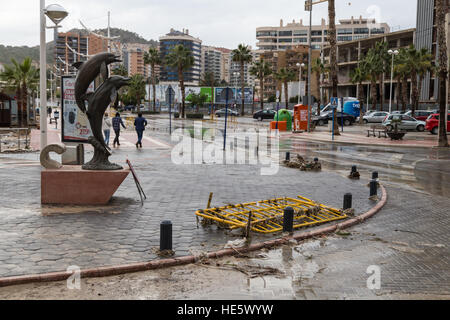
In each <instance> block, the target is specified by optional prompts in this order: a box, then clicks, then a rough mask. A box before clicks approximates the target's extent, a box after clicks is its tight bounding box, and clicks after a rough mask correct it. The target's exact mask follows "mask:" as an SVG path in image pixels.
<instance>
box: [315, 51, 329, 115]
mask: <svg viewBox="0 0 450 320" xmlns="http://www.w3.org/2000/svg"><path fill="white" fill-rule="evenodd" d="M311 70H312V72H314V73H315V75H316V85H317V88H318V89H319V91H320V77H321V76H322V75H324V74H325V73H327V72H329V68H328V67H326V66H325V64H324V63H323V62H322V59H320V58H316V59H315V60H314V61H313V63H312V66H311ZM318 100H319V108H318V109H317V114H318V115H319V116H320V104H321V103H322V95H321V94H320V98H319V99H318Z"/></svg>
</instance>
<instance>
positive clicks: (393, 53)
mask: <svg viewBox="0 0 450 320" xmlns="http://www.w3.org/2000/svg"><path fill="white" fill-rule="evenodd" d="M388 53H389V54H390V55H391V56H392V64H391V92H390V97H389V113H392V83H393V82H394V57H395V56H396V55H398V54H399V52H398V50H395V51H394V50H389V51H388ZM381 100H383V99H381Z"/></svg>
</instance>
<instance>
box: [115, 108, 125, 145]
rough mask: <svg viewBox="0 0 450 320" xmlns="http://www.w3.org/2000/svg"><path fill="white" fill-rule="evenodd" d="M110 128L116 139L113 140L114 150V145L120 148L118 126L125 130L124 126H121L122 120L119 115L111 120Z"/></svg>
mask: <svg viewBox="0 0 450 320" xmlns="http://www.w3.org/2000/svg"><path fill="white" fill-rule="evenodd" d="M112 126H113V129H114V133H115V134H116V137H115V138H114V144H113V145H114V148H115V147H116V144H117V145H118V146H120V141H119V136H120V126H122V127H123V128H124V129H126V127H125V125H124V124H123V121H122V118H121V117H120V113H118V112H117V113H116V116H115V117H114V118H113V119H112Z"/></svg>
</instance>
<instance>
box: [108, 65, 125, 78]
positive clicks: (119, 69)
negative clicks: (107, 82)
mask: <svg viewBox="0 0 450 320" xmlns="http://www.w3.org/2000/svg"><path fill="white" fill-rule="evenodd" d="M111 73H112V74H113V75H115V76H122V77H128V70H127V68H125V66H124V65H123V64H121V65H119V66H118V67H117V68H115V69H112V70H111Z"/></svg>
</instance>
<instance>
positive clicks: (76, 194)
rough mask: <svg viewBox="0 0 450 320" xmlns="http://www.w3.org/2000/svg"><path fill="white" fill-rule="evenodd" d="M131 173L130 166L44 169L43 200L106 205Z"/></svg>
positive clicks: (58, 202) (56, 202) (55, 202)
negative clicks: (103, 168)
mask: <svg viewBox="0 0 450 320" xmlns="http://www.w3.org/2000/svg"><path fill="white" fill-rule="evenodd" d="M129 174H130V170H129V169H122V170H115V171H99V170H83V169H82V168H81V166H63V167H62V168H61V169H43V170H42V172H41V203H42V204H68V205H105V204H107V203H108V202H109V201H110V200H111V198H112V196H113V195H114V193H115V192H116V191H117V189H118V188H119V187H120V185H121V184H122V183H123V181H124V180H125V179H126V177H127V176H128V175H129Z"/></svg>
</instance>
